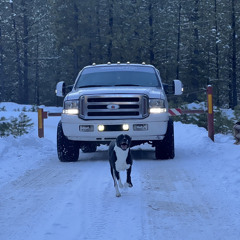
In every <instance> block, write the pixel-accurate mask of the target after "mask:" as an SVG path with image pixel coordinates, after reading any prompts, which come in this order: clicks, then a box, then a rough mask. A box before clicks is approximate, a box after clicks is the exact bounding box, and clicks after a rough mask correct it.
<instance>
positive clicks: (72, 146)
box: [57, 121, 79, 162]
mask: <svg viewBox="0 0 240 240" xmlns="http://www.w3.org/2000/svg"><path fill="white" fill-rule="evenodd" d="M57 153H58V158H59V160H60V161H61V162H76V161H77V160H78V158H79V147H78V144H77V143H76V142H75V141H71V140H68V139H67V137H66V136H65V135H64V133H63V129H62V122H61V121H59V123H58V127H57Z"/></svg>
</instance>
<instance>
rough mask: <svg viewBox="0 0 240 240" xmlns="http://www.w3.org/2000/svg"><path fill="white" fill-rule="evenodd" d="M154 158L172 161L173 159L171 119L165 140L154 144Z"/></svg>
mask: <svg viewBox="0 0 240 240" xmlns="http://www.w3.org/2000/svg"><path fill="white" fill-rule="evenodd" d="M155 156H156V159H173V158H174V157H175V150H174V127H173V121H172V120H171V119H170V120H169V121H168V128H167V132H166V135H165V138H164V139H163V140H162V141H156V143H155Z"/></svg>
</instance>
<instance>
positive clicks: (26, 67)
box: [21, 0, 29, 104]
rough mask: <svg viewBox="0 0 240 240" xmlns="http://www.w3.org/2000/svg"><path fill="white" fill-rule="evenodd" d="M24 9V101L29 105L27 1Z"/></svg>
mask: <svg viewBox="0 0 240 240" xmlns="http://www.w3.org/2000/svg"><path fill="white" fill-rule="evenodd" d="M21 4H22V7H23V88H24V92H23V95H24V96H23V101H24V103H25V104H28V103H29V89H28V88H29V81H28V37H29V36H28V16H27V6H26V4H25V0H22V2H21Z"/></svg>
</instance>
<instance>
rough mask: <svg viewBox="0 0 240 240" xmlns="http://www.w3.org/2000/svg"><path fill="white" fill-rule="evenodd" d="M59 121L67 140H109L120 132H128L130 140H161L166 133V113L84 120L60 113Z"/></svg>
mask: <svg viewBox="0 0 240 240" xmlns="http://www.w3.org/2000/svg"><path fill="white" fill-rule="evenodd" d="M159 120H161V121H159ZM61 121H62V126H63V132H64V135H65V136H66V137H67V138H68V139H69V140H74V141H90V142H109V141H111V140H113V139H116V137H117V136H118V135H120V134H128V135H129V136H130V137H131V138H132V141H156V140H162V139H163V138H164V135H165V134H166V131H167V125H168V115H166V114H161V116H160V117H159V115H158V116H156V115H153V116H149V117H148V118H145V119H139V120H137V119H134V120H133V119H129V120H91V121H84V120H82V119H80V118H78V116H72V115H71V116H69V115H67V114H62V119H61ZM124 129H125V130H124Z"/></svg>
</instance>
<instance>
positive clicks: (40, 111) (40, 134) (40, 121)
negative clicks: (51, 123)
mask: <svg viewBox="0 0 240 240" xmlns="http://www.w3.org/2000/svg"><path fill="white" fill-rule="evenodd" d="M38 137H39V138H43V137H44V125H43V109H42V108H38Z"/></svg>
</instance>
